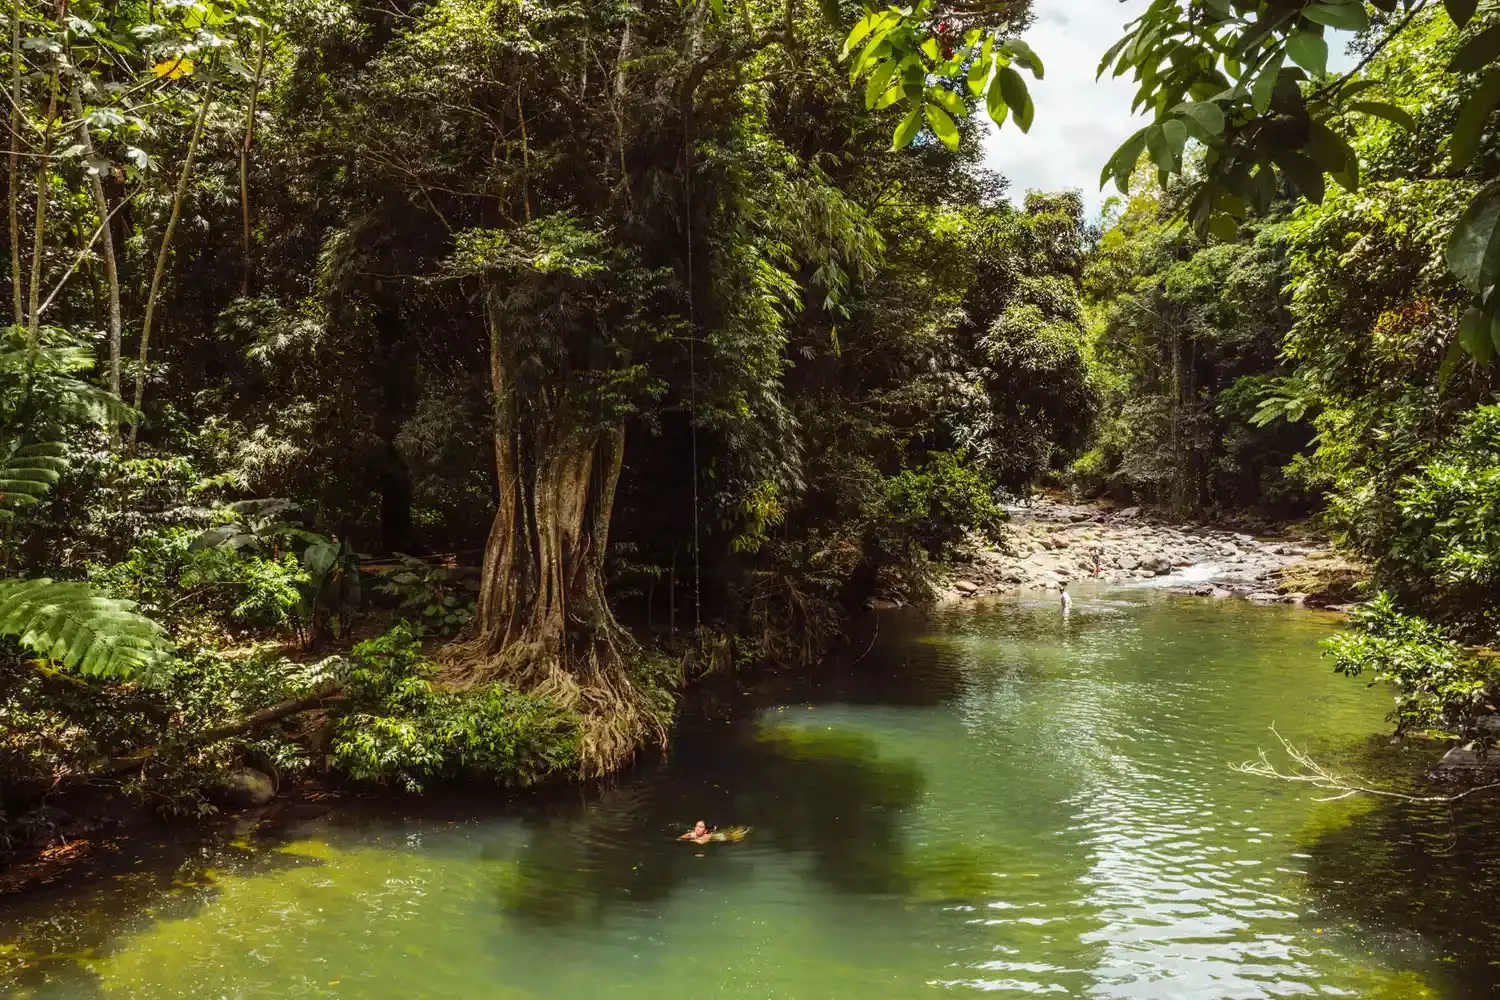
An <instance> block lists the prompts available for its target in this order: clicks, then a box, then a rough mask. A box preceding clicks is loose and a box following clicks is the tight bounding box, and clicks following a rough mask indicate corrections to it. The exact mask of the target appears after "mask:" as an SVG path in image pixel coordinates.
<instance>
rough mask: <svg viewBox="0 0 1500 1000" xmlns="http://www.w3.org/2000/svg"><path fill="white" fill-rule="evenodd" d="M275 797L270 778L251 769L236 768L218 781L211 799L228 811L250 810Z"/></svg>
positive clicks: (273, 783)
mask: <svg viewBox="0 0 1500 1000" xmlns="http://www.w3.org/2000/svg"><path fill="white" fill-rule="evenodd" d="M275 797H276V783H275V782H273V781H272V780H271V776H270V775H268V774H266V773H265V772H263V771H257V770H256V769H255V768H253V767H237V768H235V769H234V770H233V771H230V772H229V773H228V774H226V775H224V777H223V778H221V779H219V783H218V785H216V786H215V787H214V789H213V795H212V798H214V799H216V800H217V801H219V802H221V803H222V804H223V805H224V806H226V807H227V808H230V809H252V808H254V807H255V806H263V805H265V804H266V803H267V802H270V801H271V800H272V799H274V798H275Z"/></svg>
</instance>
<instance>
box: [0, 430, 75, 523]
mask: <svg viewBox="0 0 1500 1000" xmlns="http://www.w3.org/2000/svg"><path fill="white" fill-rule="evenodd" d="M67 467H68V447H67V445H65V444H63V443H62V442H61V441H42V442H39V443H35V444H23V445H21V446H20V447H18V448H16V449H15V450H14V451H12V452H11V453H10V454H9V455H4V454H3V451H0V524H4V523H6V522H7V521H13V520H15V512H16V510H17V509H18V508H21V507H27V506H30V505H32V504H34V503H37V502H38V501H40V500H41V498H42V497H44V496H46V495H47V491H49V490H50V489H52V487H53V486H54V485H56V484H57V481H58V479H59V478H61V476H62V474H63V472H64V471H65V470H66V469H67Z"/></svg>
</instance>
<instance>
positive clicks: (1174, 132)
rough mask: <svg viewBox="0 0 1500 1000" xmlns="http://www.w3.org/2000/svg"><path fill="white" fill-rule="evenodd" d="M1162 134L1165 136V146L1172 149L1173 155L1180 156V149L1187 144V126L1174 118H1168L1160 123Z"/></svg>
mask: <svg viewBox="0 0 1500 1000" xmlns="http://www.w3.org/2000/svg"><path fill="white" fill-rule="evenodd" d="M1161 131H1162V135H1163V136H1165V137H1166V140H1167V146H1168V147H1169V148H1170V149H1171V150H1172V155H1173V157H1175V158H1177V159H1181V158H1182V149H1183V147H1184V146H1186V145H1187V140H1188V130H1187V126H1186V125H1184V124H1182V122H1180V121H1178V120H1177V119H1175V118H1168V119H1167V120H1166V121H1164V122H1162V123H1161Z"/></svg>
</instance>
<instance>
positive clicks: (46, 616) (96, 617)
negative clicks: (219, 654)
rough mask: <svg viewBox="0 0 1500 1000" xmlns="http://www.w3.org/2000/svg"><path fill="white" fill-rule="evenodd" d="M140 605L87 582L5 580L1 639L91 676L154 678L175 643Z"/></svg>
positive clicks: (0, 587) (0, 597) (0, 596)
mask: <svg viewBox="0 0 1500 1000" xmlns="http://www.w3.org/2000/svg"><path fill="white" fill-rule="evenodd" d="M135 607H136V605H135V602H134V601H122V600H117V599H115V598H112V597H101V596H100V595H99V594H98V593H97V592H95V591H94V589H93V588H92V587H90V586H89V585H88V584H86V583H67V582H58V581H54V580H49V579H46V578H42V579H37V580H0V635H6V636H10V637H12V638H15V639H17V640H18V641H19V642H20V643H21V644H22V645H23V646H26V647H27V648H28V649H31V650H33V651H35V652H36V653H37V654H39V655H41V656H43V657H46V658H47V659H49V660H52V661H54V662H56V663H60V664H62V665H63V666H65V667H69V668H72V669H74V670H77V671H78V672H79V673H81V674H84V675H86V676H89V677H105V678H115V679H119V680H129V679H149V678H150V677H151V676H152V675H153V674H155V673H157V672H158V671H159V669H160V668H161V667H162V666H163V665H164V664H165V662H166V661H167V659H168V657H169V656H170V653H171V645H170V643H168V641H167V637H166V631H165V630H164V629H163V628H162V627H161V626H160V625H158V624H157V623H156V622H153V621H152V620H151V619H149V618H147V617H145V616H144V615H141V614H138V613H137V612H136V610H135Z"/></svg>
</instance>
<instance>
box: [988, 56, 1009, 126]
mask: <svg viewBox="0 0 1500 1000" xmlns="http://www.w3.org/2000/svg"><path fill="white" fill-rule="evenodd" d="M1002 68H1003V67H1002ZM984 107H985V110H986V111H988V112H989V113H990V120H991V121H993V122H994V123H995V124H996V125H1004V124H1005V116H1006V115H1008V114H1010V108H1008V107H1007V106H1006V104H1005V94H1004V92H1003V91H1002V90H1001V86H1000V74H999V73H998V72H997V73H996V74H995V75H994V76H993V77H992V78H991V79H990V89H989V92H988V93H987V94H985V95H984Z"/></svg>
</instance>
